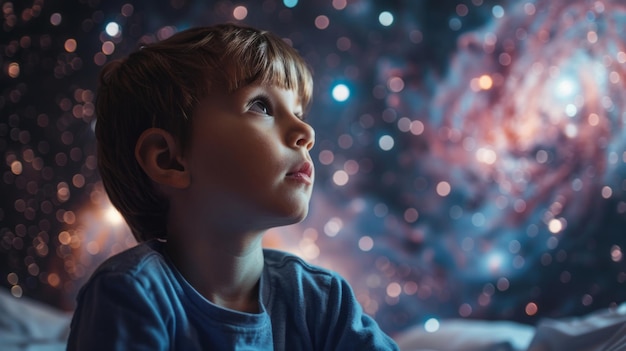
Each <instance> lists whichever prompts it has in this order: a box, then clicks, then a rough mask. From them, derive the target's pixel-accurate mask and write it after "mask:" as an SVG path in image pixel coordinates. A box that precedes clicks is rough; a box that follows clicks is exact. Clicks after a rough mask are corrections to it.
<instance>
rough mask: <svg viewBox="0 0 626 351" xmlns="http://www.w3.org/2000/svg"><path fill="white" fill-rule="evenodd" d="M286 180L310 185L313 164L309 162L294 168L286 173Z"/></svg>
mask: <svg viewBox="0 0 626 351" xmlns="http://www.w3.org/2000/svg"><path fill="white" fill-rule="evenodd" d="M286 176H287V177H288V178H292V179H296V180H301V181H302V182H305V183H308V184H312V183H313V178H312V176H313V164H312V163H311V162H309V161H306V162H304V163H303V164H301V165H299V166H297V167H295V168H294V169H292V170H291V171H289V172H287V175H286Z"/></svg>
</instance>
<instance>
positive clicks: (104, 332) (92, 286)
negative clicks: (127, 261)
mask: <svg viewBox="0 0 626 351" xmlns="http://www.w3.org/2000/svg"><path fill="white" fill-rule="evenodd" d="M146 285H149V284H147V283H146V282H141V281H138V280H137V279H136V278H134V277H133V276H131V275H129V274H123V273H109V274H106V273H105V274H100V275H97V276H95V277H93V278H92V279H91V281H90V282H89V283H88V285H87V286H86V287H85V288H84V289H83V291H82V292H81V294H80V296H79V299H78V306H77V309H76V311H75V313H74V317H73V319H72V323H71V331H70V335H69V340H68V345H67V350H68V351H74V350H96V351H97V350H113V351H115V350H137V351H139V350H146V351H147V350H151V351H154V350H157V351H158V350H168V349H169V348H170V347H169V340H168V333H167V327H166V322H165V321H164V318H163V316H162V314H163V313H162V312H161V311H159V308H158V307H157V306H158V304H157V302H156V301H155V296H154V294H153V293H152V290H154V289H151V288H150V286H146Z"/></svg>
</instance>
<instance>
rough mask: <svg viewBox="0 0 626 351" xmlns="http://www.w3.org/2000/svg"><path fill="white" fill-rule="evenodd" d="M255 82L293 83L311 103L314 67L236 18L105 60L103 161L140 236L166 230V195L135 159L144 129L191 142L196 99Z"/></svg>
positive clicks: (100, 101) (109, 185)
mask: <svg viewBox="0 0 626 351" xmlns="http://www.w3.org/2000/svg"><path fill="white" fill-rule="evenodd" d="M252 82H263V83H268V84H271V85H276V86H278V87H281V88H286V89H292V90H295V91H296V92H297V93H298V95H299V97H300V98H301V103H302V105H303V106H304V107H307V106H308V104H309V102H310V100H311V97H312V90H313V81H312V77H311V72H310V70H309V68H308V66H307V65H306V63H305V62H304V60H303V59H302V57H301V56H300V55H299V54H298V53H297V52H296V50H294V49H293V48H292V47H291V46H290V45H288V44H287V43H286V42H284V41H283V40H282V39H281V38H279V37H278V36H276V35H273V34H272V33H269V32H266V31H261V30H257V29H254V28H249V27H243V26H239V25H233V24H222V25H217V26H212V27H202V28H193V29H188V30H185V31H182V32H179V33H177V34H175V35H173V36H172V37H170V38H168V39H166V40H163V41H161V42H158V43H155V44H149V45H145V46H142V47H141V48H140V49H139V50H138V51H136V52H134V53H132V54H131V55H129V56H128V57H127V58H125V59H122V60H117V61H113V62H111V63H109V64H107V65H106V66H105V67H104V68H103V70H102V72H101V74H100V82H99V83H100V85H99V87H98V92H97V101H96V114H97V122H96V129H95V133H96V140H97V145H98V146H97V152H98V168H99V171H100V175H101V177H102V182H103V184H104V187H105V189H106V192H107V194H108V196H109V198H110V200H111V202H112V203H113V205H114V206H115V207H116V208H117V209H118V211H120V213H121V214H122V216H123V217H124V219H125V220H126V222H127V223H128V225H129V227H130V229H131V230H132V233H133V235H134V236H135V238H136V239H137V241H139V242H141V241H145V240H149V239H151V238H166V237H167V232H166V231H167V229H166V228H167V212H168V209H169V202H168V199H167V198H165V197H164V196H163V195H162V194H160V193H159V192H158V191H157V189H156V188H155V186H154V185H153V183H152V181H151V180H150V178H148V176H147V175H146V174H145V172H144V171H143V169H142V168H141V167H140V166H139V163H138V162H137V160H136V159H135V144H136V143H137V140H138V138H139V136H140V135H141V133H142V132H144V131H145V130H146V129H149V128H152V127H156V128H162V129H164V130H166V131H168V132H170V133H171V134H172V135H173V137H174V138H175V140H176V142H177V143H178V144H179V146H180V147H181V149H182V150H184V149H185V147H186V144H187V142H188V139H189V136H190V128H191V126H192V124H193V121H192V119H191V116H192V115H193V111H194V108H195V107H196V105H197V103H198V102H199V101H200V100H201V99H203V98H204V97H206V96H207V95H208V94H210V93H211V91H212V89H227V91H228V92H233V91H235V90H236V89H238V88H240V87H243V86H246V85H248V84H250V83H252Z"/></svg>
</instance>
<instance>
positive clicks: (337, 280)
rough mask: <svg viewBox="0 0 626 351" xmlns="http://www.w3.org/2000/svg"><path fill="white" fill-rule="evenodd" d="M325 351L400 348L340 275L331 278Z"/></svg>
mask: <svg viewBox="0 0 626 351" xmlns="http://www.w3.org/2000/svg"><path fill="white" fill-rule="evenodd" d="M326 318H328V320H327V322H328V323H327V324H326V325H327V327H328V330H326V331H325V333H326V335H325V336H324V338H325V344H324V347H323V349H324V350H364V351H365V350H376V351H378V350H380V351H382V350H399V348H398V346H397V345H396V343H395V342H394V341H393V339H391V338H390V337H389V336H388V335H387V334H385V333H384V332H383V331H382V330H381V329H380V327H379V326H378V324H377V323H376V322H375V321H374V320H373V319H372V318H371V317H370V316H368V315H366V314H365V313H363V309H362V308H361V305H360V304H359V302H358V301H357V300H356V297H355V296H354V293H353V291H352V288H350V286H349V285H348V283H347V282H346V281H345V280H344V279H342V278H341V277H337V276H336V277H334V279H332V281H331V285H330V291H329V298H328V306H327V317H326Z"/></svg>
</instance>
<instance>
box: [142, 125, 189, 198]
mask: <svg viewBox="0 0 626 351" xmlns="http://www.w3.org/2000/svg"><path fill="white" fill-rule="evenodd" d="M181 155H182V153H181V150H180V149H179V146H178V145H177V144H176V141H175V140H174V137H173V136H172V134H170V133H169V132H167V131H165V130H163V129H160V128H150V129H146V130H145V131H144V132H143V133H141V135H140V136H139V139H137V144H136V145H135V158H136V159H137V162H138V163H139V165H140V166H141V168H142V169H143V171H144V172H146V174H147V175H148V177H150V179H152V180H153V181H154V182H155V183H157V184H161V185H166V186H169V187H172V188H176V189H184V188H186V187H188V186H189V182H190V176H189V172H188V169H187V167H186V164H185V160H184V159H183V157H182V156H181Z"/></svg>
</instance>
